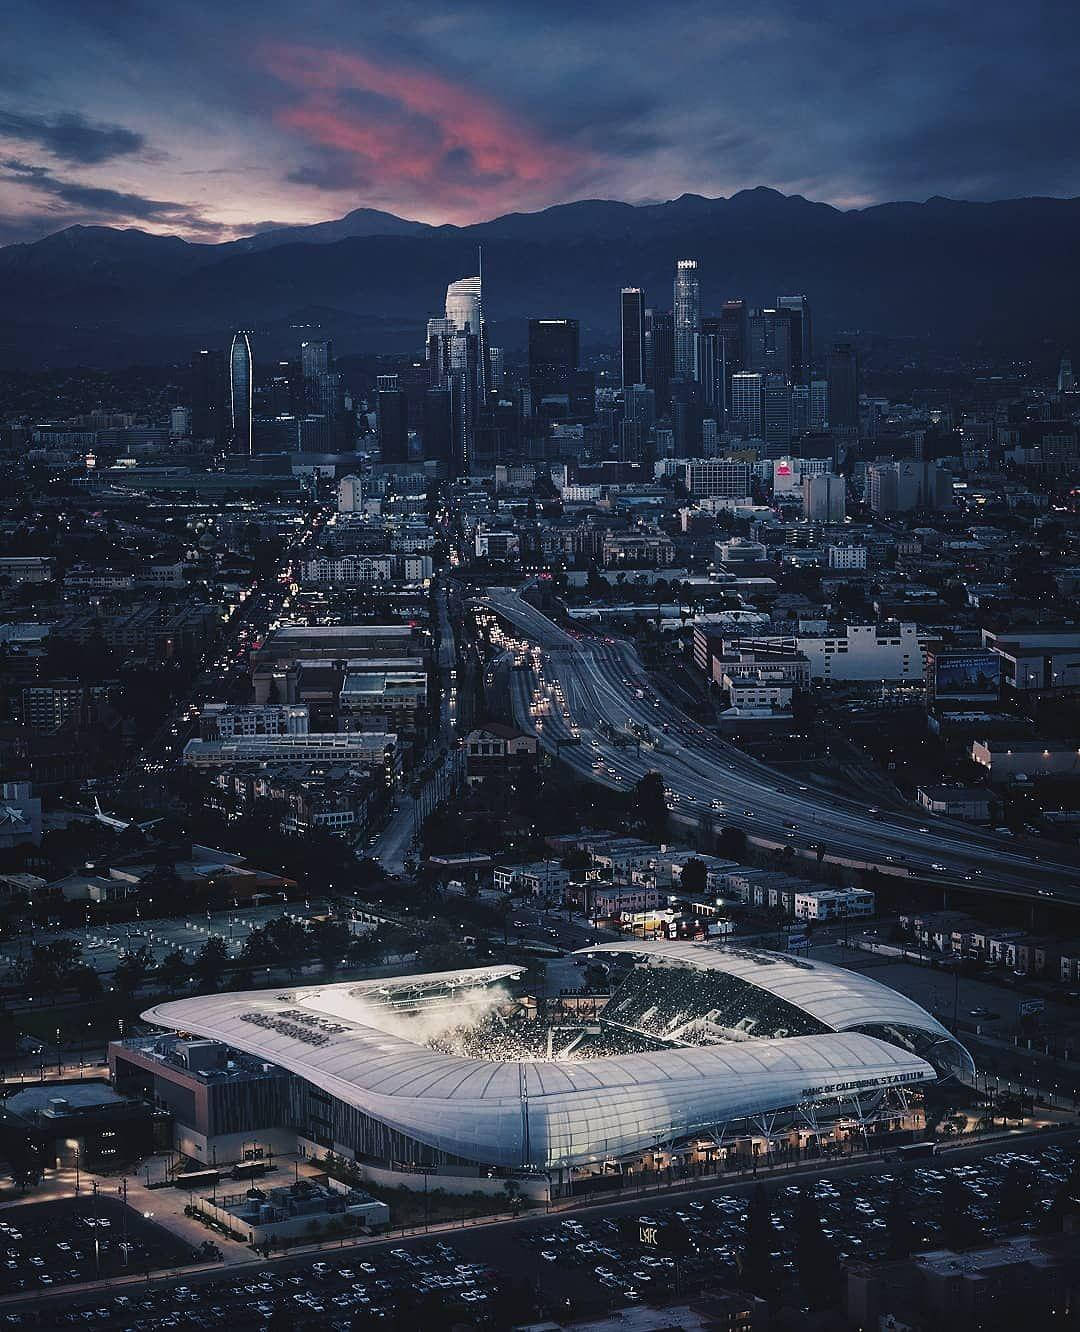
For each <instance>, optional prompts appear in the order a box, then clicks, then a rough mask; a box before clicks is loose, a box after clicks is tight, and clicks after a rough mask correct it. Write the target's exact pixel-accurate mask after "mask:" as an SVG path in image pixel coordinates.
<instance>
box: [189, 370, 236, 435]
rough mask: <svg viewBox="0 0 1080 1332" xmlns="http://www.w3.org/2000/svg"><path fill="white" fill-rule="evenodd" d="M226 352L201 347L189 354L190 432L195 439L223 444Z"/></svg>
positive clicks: (225, 413) (225, 426) (224, 432)
mask: <svg viewBox="0 0 1080 1332" xmlns="http://www.w3.org/2000/svg"><path fill="white" fill-rule="evenodd" d="M228 382H229V381H228V377H227V375H226V373H225V353H224V352H223V351H221V349H220V348H211V347H204V348H202V349H201V350H200V351H197V352H195V353H194V354H193V355H192V357H191V434H192V437H193V438H194V439H212V440H213V441H214V442H215V443H216V444H217V445H219V446H220V445H222V444H224V443H225V437H226V435H227V434H228V428H227V424H226V423H227V420H228V416H227V408H226V396H227V388H228Z"/></svg>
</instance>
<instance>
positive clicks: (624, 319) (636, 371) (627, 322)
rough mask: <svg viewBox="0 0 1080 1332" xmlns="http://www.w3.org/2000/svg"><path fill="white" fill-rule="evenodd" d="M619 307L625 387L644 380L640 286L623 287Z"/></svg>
mask: <svg viewBox="0 0 1080 1332" xmlns="http://www.w3.org/2000/svg"><path fill="white" fill-rule="evenodd" d="M619 309H620V326H621V331H622V341H621V346H622V386H623V388H624V389H625V388H629V387H630V386H631V385H632V384H644V382H645V293H644V292H643V291H642V290H641V288H640V287H623V289H622V293H621V295H620V298H619Z"/></svg>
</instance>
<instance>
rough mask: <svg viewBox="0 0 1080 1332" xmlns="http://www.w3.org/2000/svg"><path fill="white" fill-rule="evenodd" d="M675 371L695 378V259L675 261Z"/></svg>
mask: <svg viewBox="0 0 1080 1332" xmlns="http://www.w3.org/2000/svg"><path fill="white" fill-rule="evenodd" d="M674 319H675V373H676V374H677V375H685V376H686V378H687V379H696V378H697V366H696V365H695V364H694V351H695V338H696V337H697V334H698V333H700V332H701V284H700V282H699V280H698V265H697V260H696V259H679V260H678V261H677V262H676V264H675V301H674Z"/></svg>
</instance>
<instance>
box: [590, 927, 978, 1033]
mask: <svg viewBox="0 0 1080 1332" xmlns="http://www.w3.org/2000/svg"><path fill="white" fill-rule="evenodd" d="M581 951H582V952H584V953H632V954H634V955H635V956H636V957H640V958H641V959H642V960H643V961H645V962H648V963H649V964H651V965H654V966H655V965H658V964H659V965H664V964H668V965H674V966H685V967H693V968H695V969H697V970H699V971H722V972H724V973H725V975H728V976H734V977H735V978H736V979H738V980H741V981H744V982H745V983H746V984H747V985H752V986H754V987H755V988H756V989H759V990H766V991H767V992H768V993H769V994H772V995H775V996H776V997H777V998H778V999H783V1000H784V1001H785V1002H787V1003H789V1004H793V1005H794V1006H795V1007H796V1008H799V1009H801V1010H802V1011H803V1012H804V1013H808V1014H809V1015H810V1016H811V1017H814V1018H817V1020H818V1021H819V1022H821V1023H822V1024H823V1025H824V1026H826V1027H829V1028H830V1029H831V1030H832V1031H852V1030H854V1029H860V1030H862V1029H865V1028H866V1027H870V1026H880V1025H883V1024H884V1025H894V1024H895V1025H899V1026H904V1027H912V1028H914V1029H916V1030H918V1031H921V1032H925V1033H926V1034H927V1035H934V1036H937V1037H939V1038H940V1039H944V1040H949V1041H951V1040H952V1039H953V1036H952V1033H951V1032H950V1031H949V1030H948V1028H947V1027H944V1026H942V1024H941V1023H940V1022H939V1021H938V1020H937V1018H935V1017H933V1016H932V1015H931V1014H930V1013H928V1012H927V1011H926V1009H925V1008H922V1007H921V1006H920V1005H919V1004H917V1003H916V1002H915V1001H914V999H909V998H908V997H907V995H904V994H898V993H897V991H896V990H892V989H890V988H889V987H888V986H887V985H882V984H880V983H879V982H878V981H875V980H871V979H870V977H869V976H865V975H863V974H862V972H859V971H848V970H847V969H846V968H845V967H834V966H832V965H831V964H830V963H828V962H817V961H811V960H810V959H809V958H803V957H793V956H792V955H791V954H790V953H772V952H767V951H766V950H764V949H759V948H745V947H740V946H739V945H737V944H721V943H714V942H712V941H708V940H706V941H702V942H697V943H695V942H693V941H691V940H675V939H672V940H665V939H658V940H656V941H655V942H653V941H650V942H649V943H642V942H641V941H640V940H637V941H633V940H627V941H625V942H624V941H622V940H620V941H619V942H617V943H604V944H595V945H593V946H592V947H590V948H584V949H582V950H581Z"/></svg>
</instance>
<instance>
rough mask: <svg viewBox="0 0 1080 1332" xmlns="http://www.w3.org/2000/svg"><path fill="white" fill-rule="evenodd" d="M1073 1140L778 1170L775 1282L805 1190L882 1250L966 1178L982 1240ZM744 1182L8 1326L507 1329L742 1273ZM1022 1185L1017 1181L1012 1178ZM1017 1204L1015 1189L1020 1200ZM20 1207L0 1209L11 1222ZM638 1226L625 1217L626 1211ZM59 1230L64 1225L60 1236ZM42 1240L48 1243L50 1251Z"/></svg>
mask: <svg viewBox="0 0 1080 1332" xmlns="http://www.w3.org/2000/svg"><path fill="white" fill-rule="evenodd" d="M1075 1146H1076V1142H1075V1136H1073V1137H1071V1138H1070V1139H1069V1140H1068V1142H1067V1143H1066V1144H1065V1145H1062V1144H1060V1143H1058V1142H1056V1141H1055V1142H1053V1143H1041V1144H1038V1145H1036V1144H1035V1143H1033V1142H1032V1141H1031V1140H1030V1139H1019V1140H1017V1141H1016V1142H1015V1143H1013V1142H1005V1143H998V1144H994V1145H990V1144H986V1145H984V1147H983V1148H982V1149H981V1150H979V1149H967V1150H962V1151H961V1152H959V1153H957V1154H956V1155H955V1156H951V1157H949V1158H941V1157H935V1158H930V1159H926V1160H917V1161H907V1160H905V1161H902V1162H896V1161H895V1160H890V1161H888V1162H884V1163H882V1162H875V1163H870V1164H867V1163H865V1162H864V1163H860V1164H855V1165H848V1166H841V1167H837V1168H834V1169H832V1170H829V1171H827V1172H823V1173H818V1174H806V1175H802V1176H800V1177H798V1178H790V1177H789V1179H788V1180H781V1181H771V1182H770V1183H769V1184H768V1185H767V1186H766V1187H767V1190H768V1194H769V1199H770V1210H771V1219H770V1225H771V1228H772V1235H773V1240H772V1250H771V1266H772V1280H773V1282H774V1284H775V1289H776V1291H777V1292H778V1295H779V1296H780V1297H781V1298H783V1299H785V1300H788V1299H790V1300H792V1301H794V1302H795V1304H796V1307H798V1304H799V1301H800V1295H799V1289H798V1278H797V1270H798V1243H797V1238H796V1229H797V1228H796V1224H795V1218H796V1215H797V1212H798V1209H799V1207H800V1202H801V1195H802V1193H803V1191H807V1192H809V1193H810V1194H811V1195H812V1197H813V1199H814V1201H815V1205H816V1206H817V1208H818V1211H819V1215H820V1218H821V1229H822V1232H823V1234H824V1236H825V1237H826V1238H827V1239H828V1240H829V1241H830V1242H831V1244H832V1245H833V1246H834V1248H835V1251H836V1254H837V1257H838V1258H839V1259H840V1261H844V1260H859V1259H873V1258H880V1257H883V1256H884V1255H885V1254H886V1253H887V1251H888V1245H889V1241H890V1225H891V1224H892V1221H891V1219H890V1218H892V1217H894V1216H895V1214H896V1211H897V1209H899V1210H900V1211H902V1212H903V1214H904V1215H905V1216H906V1217H907V1218H910V1220H911V1222H912V1223H913V1230H912V1234H911V1239H912V1241H913V1243H914V1244H915V1246H916V1247H918V1248H933V1247H936V1246H940V1245H941V1243H942V1241H943V1234H942V1223H941V1213H942V1195H943V1192H944V1191H945V1189H946V1187H947V1185H946V1181H947V1178H948V1177H949V1176H950V1175H951V1176H955V1178H956V1179H957V1180H958V1181H959V1183H960V1185H961V1186H962V1193H963V1197H964V1199H965V1201H966V1205H967V1208H968V1211H969V1214H970V1218H971V1222H972V1224H973V1227H974V1231H973V1234H974V1235H975V1237H976V1238H977V1239H978V1240H979V1242H982V1239H983V1238H985V1240H986V1241H992V1240H993V1239H994V1238H996V1237H998V1236H1001V1235H1004V1234H1016V1233H1023V1232H1025V1231H1033V1230H1036V1229H1038V1228H1039V1226H1040V1225H1041V1223H1042V1221H1043V1219H1044V1217H1045V1215H1046V1213H1047V1211H1048V1210H1049V1209H1050V1207H1051V1205H1052V1203H1053V1201H1054V1199H1055V1197H1056V1196H1057V1195H1058V1193H1059V1191H1060V1190H1061V1188H1062V1185H1063V1184H1064V1182H1065V1181H1066V1180H1067V1179H1068V1177H1069V1172H1070V1169H1071V1166H1072V1161H1073V1153H1074V1151H1075ZM1018 1177H1019V1178H1020V1179H1021V1180H1022V1181H1023V1184H1024V1188H1025V1190H1026V1192H1025V1193H1024V1195H1023V1206H1022V1207H1021V1208H1020V1209H1019V1210H1017V1209H1016V1208H1015V1205H1014V1206H1013V1215H1012V1217H1011V1219H1010V1220H1009V1222H1008V1223H1005V1222H1003V1221H1002V1220H1001V1219H1000V1213H1001V1210H1002V1203H1003V1201H1004V1199H1003V1194H1004V1191H1005V1189H1006V1188H1008V1187H1010V1185H1009V1184H1007V1181H1011V1182H1012V1183H1013V1185H1015V1180H1016V1179H1017V1178H1018ZM754 1188H755V1185H754V1183H753V1182H752V1181H747V1182H745V1183H742V1184H738V1185H735V1186H732V1187H728V1188H708V1189H701V1190H695V1191H693V1192H689V1193H684V1194H681V1195H677V1196H676V1197H674V1198H672V1197H670V1196H669V1195H656V1196H648V1195H645V1196H644V1197H639V1198H638V1199H636V1200H634V1201H630V1200H625V1201H621V1202H620V1201H613V1202H612V1203H611V1204H610V1205H605V1204H603V1203H601V1204H598V1205H596V1206H593V1207H589V1208H588V1209H584V1210H582V1211H580V1212H575V1213H572V1214H570V1215H566V1214H552V1215H540V1216H529V1217H523V1218H522V1219H521V1220H520V1221H517V1222H514V1223H511V1224H501V1225H491V1226H483V1227H476V1228H470V1229H463V1230H460V1231H458V1230H455V1231H453V1232H444V1233H442V1234H440V1235H434V1234H432V1235H430V1236H425V1235H417V1236H415V1237H410V1238H407V1239H387V1240H384V1241H382V1242H377V1243H365V1244H362V1245H359V1246H354V1247H343V1248H341V1249H340V1250H335V1251H331V1252H329V1253H327V1252H323V1253H322V1254H320V1255H319V1256H318V1257H310V1256H308V1257H294V1258H286V1259H283V1260H280V1261H278V1262H274V1263H262V1264H261V1263H259V1262H258V1261H257V1260H255V1259H254V1258H253V1260H252V1263H251V1264H250V1265H243V1266H230V1267H227V1268H225V1269H220V1268H219V1269H217V1270H214V1271H212V1272H210V1273H205V1274H202V1273H200V1274H194V1273H193V1274H191V1275H190V1276H187V1277H178V1279H177V1281H176V1282H174V1283H171V1284H166V1285H157V1284H155V1285H154V1286H151V1287H145V1286H139V1285H136V1286H129V1287H127V1288H125V1289H122V1290H118V1289H113V1290H111V1291H107V1290H103V1291H99V1292H95V1293H94V1294H93V1295H90V1294H82V1293H76V1294H75V1295H74V1296H73V1297H72V1298H71V1299H70V1300H65V1301H63V1302H62V1303H59V1302H57V1301H55V1300H49V1302H48V1304H47V1305H45V1304H42V1305H40V1306H38V1307H35V1306H33V1305H31V1304H27V1305H25V1306H20V1305H19V1304H17V1303H16V1304H15V1305H9V1306H8V1307H6V1308H5V1309H4V1310H3V1319H4V1320H5V1321H6V1322H7V1323H8V1325H9V1326H19V1325H25V1326H28V1327H54V1326H68V1325H71V1326H80V1325H82V1324H84V1323H86V1324H93V1323H95V1322H96V1323H97V1324H98V1325H99V1326H103V1327H117V1328H125V1329H131V1330H132V1332H157V1329H163V1328H171V1327H243V1328H249V1327H250V1328H268V1327H269V1326H270V1320H271V1318H273V1317H274V1316H275V1313H276V1314H277V1317H278V1320H279V1321H280V1320H282V1319H283V1318H285V1317H286V1316H287V1317H288V1322H287V1323H282V1324H281V1325H285V1326H300V1327H305V1328H308V1327H310V1328H318V1329H321V1328H326V1329H334V1332H345V1329H349V1328H353V1327H357V1326H367V1325H369V1324H370V1325H381V1324H383V1323H384V1322H388V1321H389V1322H395V1323H396V1325H397V1326H410V1327H429V1326H430V1327H438V1326H450V1325H452V1324H454V1323H464V1324H466V1325H469V1324H471V1325H475V1326H478V1327H492V1328H498V1327H503V1326H506V1325H508V1323H511V1322H527V1321H529V1320H530V1318H532V1317H534V1316H537V1315H540V1316H545V1317H550V1316H553V1315H560V1316H570V1315H575V1316H583V1315H589V1314H597V1313H602V1312H603V1311H604V1310H607V1309H611V1308H613V1307H622V1306H625V1305H627V1304H635V1303H649V1304H658V1305H662V1304H664V1303H667V1302H669V1301H671V1300H672V1299H674V1298H675V1297H676V1295H679V1296H680V1297H686V1296H690V1295H693V1294H696V1293H698V1292H699V1291H701V1290H704V1289H707V1288H716V1287H720V1288H723V1287H732V1286H735V1285H737V1284H738V1272H737V1267H736V1264H737V1260H738V1258H739V1256H740V1254H741V1252H742V1249H743V1244H744V1239H745V1232H746V1214H747V1206H748V1200H749V1197H750V1195H751V1193H752V1192H753V1190H754ZM1014 1193H1015V1189H1014ZM1012 1202H1013V1204H1015V1196H1014V1197H1013V1199H1012ZM24 1210H28V1209H21V1208H16V1209H12V1210H9V1211H8V1212H6V1213H4V1214H3V1216H4V1217H6V1218H9V1219H10V1218H11V1217H12V1216H14V1215H16V1214H18V1213H21V1212H22V1211H24ZM628 1222H629V1223H630V1224H629V1227H628V1225H627V1223H628ZM641 1224H648V1225H655V1226H656V1227H657V1228H658V1229H659V1230H660V1231H661V1232H665V1233H676V1232H677V1233H679V1235H680V1236H682V1237H683V1238H684V1240H685V1244H683V1245H680V1249H681V1251H680V1252H677V1253H673V1252H666V1251H664V1250H663V1249H662V1248H661V1249H655V1250H653V1249H648V1248H643V1247H641V1246H640V1245H639V1244H638V1243H637V1242H636V1238H635V1236H636V1234H637V1233H638V1228H639V1225H641ZM55 1242H59V1238H58V1237H57V1238H56V1239H55V1240H54V1243H55ZM40 1245H41V1241H40V1240H39V1248H40Z"/></svg>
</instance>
